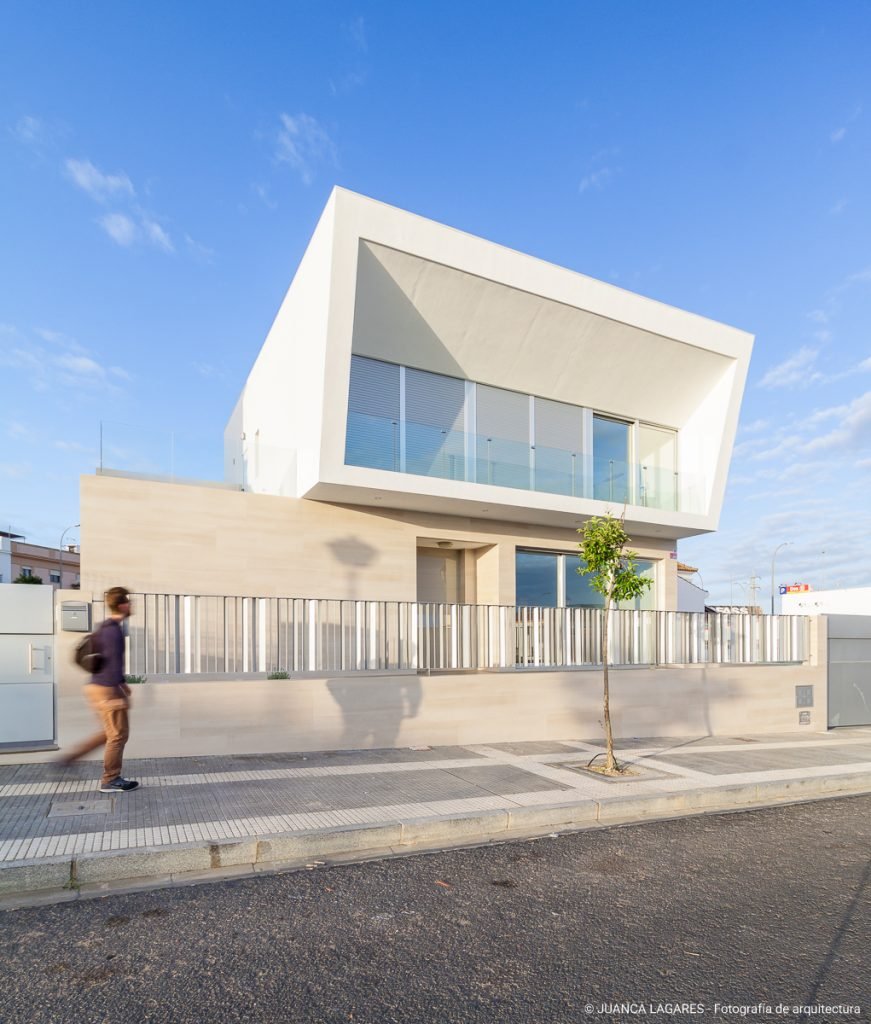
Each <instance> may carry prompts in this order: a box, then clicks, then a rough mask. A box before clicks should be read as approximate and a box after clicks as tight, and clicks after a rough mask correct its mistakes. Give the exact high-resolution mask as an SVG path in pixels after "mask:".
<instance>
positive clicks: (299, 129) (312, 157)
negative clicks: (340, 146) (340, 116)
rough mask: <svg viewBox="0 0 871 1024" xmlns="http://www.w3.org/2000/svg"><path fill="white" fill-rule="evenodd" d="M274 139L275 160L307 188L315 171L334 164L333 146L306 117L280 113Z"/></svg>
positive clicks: (304, 115)
mask: <svg viewBox="0 0 871 1024" xmlns="http://www.w3.org/2000/svg"><path fill="white" fill-rule="evenodd" d="M279 120H280V121H281V128H280V129H279V131H278V134H277V136H276V149H275V159H276V160H277V161H278V163H286V164H289V165H290V166H291V167H292V168H293V169H294V170H295V171H296V172H297V173H298V174H299V176H300V178H301V180H302V182H303V184H304V185H310V184H311V183H312V182H313V181H314V178H315V175H316V173H317V171H318V168H319V167H321V166H322V165H324V164H328V165H332V166H335V165H336V163H337V151H336V145H335V143H334V142H333V140H332V139H331V138H330V136H329V134H328V133H327V132H326V130H325V129H324V128H323V127H322V126H321V125H320V124H319V123H318V122H317V121H316V120H315V118H313V117H311V116H310V115H309V114H297V115H296V116H295V117H291V116H290V115H289V114H281V115H280V118H279Z"/></svg>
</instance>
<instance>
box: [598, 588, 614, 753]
mask: <svg viewBox="0 0 871 1024" xmlns="http://www.w3.org/2000/svg"><path fill="white" fill-rule="evenodd" d="M602 614H603V616H604V617H603V619H602V677H603V679H604V681H605V701H604V708H605V750H606V752H607V753H606V756H605V770H606V771H609V772H613V771H616V770H617V761H616V760H615V758H614V736H613V734H612V732H611V704H610V699H609V692H608V620H609V619H610V618H611V602H610V600H608V601H607V602H606V603H605V610H604V612H603V613H602Z"/></svg>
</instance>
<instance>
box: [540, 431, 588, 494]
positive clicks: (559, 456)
mask: <svg viewBox="0 0 871 1024" xmlns="http://www.w3.org/2000/svg"><path fill="white" fill-rule="evenodd" d="M533 461H534V465H535V476H534V480H535V490H536V491H544V493H546V494H568V495H571V496H573V497H580V496H581V493H582V491H583V486H584V481H583V464H584V463H583V458H582V456H581V454H580V453H579V452H571V451H565V450H563V449H562V448H548V447H545V446H544V445H540V444H539V445H536V446H535V454H534V459H533Z"/></svg>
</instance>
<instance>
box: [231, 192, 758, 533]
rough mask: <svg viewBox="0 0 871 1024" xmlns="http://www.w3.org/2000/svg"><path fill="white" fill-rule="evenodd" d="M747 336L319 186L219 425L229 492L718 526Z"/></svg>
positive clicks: (536, 519)
mask: <svg viewBox="0 0 871 1024" xmlns="http://www.w3.org/2000/svg"><path fill="white" fill-rule="evenodd" d="M752 343H753V339H752V336H751V335H749V334H747V333H745V332H743V331H740V330H736V329H735V328H732V327H727V326H724V325H723V324H719V323H715V322H714V321H711V320H707V319H705V318H703V317H700V316H696V315H695V314H692V313H687V312H685V311H683V310H679V309H675V308H673V307H671V306H667V305H664V304H663V303H660V302H655V301H653V300H651V299H648V298H644V297H643V296H640V295H634V294H632V293H631V292H627V291H624V290H623V289H620V288H616V287H614V286H613V285H609V284H605V283H603V282H601V281H596V280H594V279H592V278H589V277H585V276H584V275H582V274H578V273H575V272H574V271H570V270H566V269H564V268H562V267H558V266H554V265H552V264H549V263H546V262H544V261H542V260H539V259H536V258H534V257H532V256H526V255H524V254H522V253H518V252H515V251H513V250H511V249H506V248H504V247H503V246H500V245H496V244H494V243H492V242H488V241H485V240H483V239H480V238H475V237H473V236H471V235H468V234H465V233H463V232H462V231H457V230H455V229H453V228H449V227H445V226H444V225H442V224H437V223H435V222H433V221H429V220H426V219H424V218H422V217H418V216H416V215H414V214H411V213H406V212H404V211H402V210H398V209H395V208H393V207H390V206H386V205H384V204H383V203H379V202H375V201H374V200H371V199H367V198H364V197H362V196H359V195H355V194H354V193H351V192H347V191H345V190H344V189H338V188H337V189H335V190H334V191H333V193H332V195H331V197H330V200H329V202H328V203H327V206H326V209H325V210H324V212H323V214H322V216H321V218H320V221H319V223H318V225H317V228H316V230H315V232H314V235H313V237H312V239H311V242H310V243H309V246H308V248H307V250H306V252H305V255H304V256H303V259H302V262H301V263H300V266H299V269H298V270H297V273H296V276H295V277H294V280H293V283H292V284H291V286H290V290H289V291H288V293H287V296H286V297H285V299H284V302H283V303H282V306H281V308H280V310H279V312H278V315H277V317H276V319H275V322H274V324H273V326H272V329H271V330H270V332H269V335H268V336H267V338H266V342H265V343H264V345H263V348H262V350H261V352H260V354H259V356H258V357H257V360H256V362H255V364H254V367H253V369H252V371H251V374H250V375H249V377H248V380H247V382H246V384H245V387H244V389H243V391H242V394H241V396H240V397H239V400H238V402H237V404H236V408H235V410H234V412H233V415H232V417H231V419H230V422H229V424H228V426H227V429H226V432H225V466H226V476H227V479H228V480H229V481H230V482H233V483H237V484H240V485H242V486H243V487H244V488H245V489H246V490H250V491H254V492H261V493H267V494H281V495H287V496H292V497H297V498H309V499H317V500H322V501H329V502H333V503H340V504H344V505H356V506H369V507H378V508H385V509H386V508H392V509H400V510H409V511H414V512H423V513H442V514H448V515H462V516H470V517H476V518H495V519H499V520H501V521H505V522H510V521H514V522H522V523H526V524H540V525H547V526H573V525H577V524H578V523H580V522H583V521H584V520H585V519H586V518H587V517H589V516H592V515H597V514H603V513H604V512H605V511H606V510H609V509H610V510H611V511H612V512H614V513H616V514H620V513H622V512H623V510H624V507H625V516H626V522H627V527H628V528H629V530H630V532H631V533H639V534H643V535H647V536H651V535H656V536H660V537H663V538H665V537H671V538H677V537H683V536H689V535H691V534H696V533H701V532H705V531H709V530H714V529H716V526H717V521H718V518H719V515H720V508H721V505H722V500H723V491H724V487H725V482H726V474H727V470H728V465H729V458H730V455H731V450H732V444H733V440H734V436H735V429H736V425H737V420H738V412H739V406H740V402H741V396H742V392H743V388H744V382H745V378H746V374H747V368H748V364H749V360H750V351H751V348H752Z"/></svg>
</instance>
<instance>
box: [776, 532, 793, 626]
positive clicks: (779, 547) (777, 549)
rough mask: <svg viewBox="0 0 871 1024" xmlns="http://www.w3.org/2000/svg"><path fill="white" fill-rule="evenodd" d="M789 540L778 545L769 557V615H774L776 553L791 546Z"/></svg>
mask: <svg viewBox="0 0 871 1024" xmlns="http://www.w3.org/2000/svg"><path fill="white" fill-rule="evenodd" d="M791 543H792V541H791V540H785V541H784V542H783V543H782V544H778V545H777V547H776V548H775V549H774V554H773V555H772V556H771V614H772V615H773V614H774V560H775V558H777V552H778V551H780V549H781V548H785V547H786V546H787V545H788V544H791Z"/></svg>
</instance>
